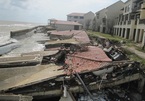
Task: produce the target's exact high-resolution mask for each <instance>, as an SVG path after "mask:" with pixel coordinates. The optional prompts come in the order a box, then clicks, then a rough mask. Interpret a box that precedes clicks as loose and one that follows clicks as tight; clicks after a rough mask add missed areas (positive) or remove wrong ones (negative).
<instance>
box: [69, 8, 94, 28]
mask: <svg viewBox="0 0 145 101" xmlns="http://www.w3.org/2000/svg"><path fill="white" fill-rule="evenodd" d="M94 17H95V14H94V13H93V12H91V11H90V12H88V13H71V14H68V15H67V21H74V22H78V23H80V24H82V25H83V28H84V29H91V28H92V21H93V19H94Z"/></svg>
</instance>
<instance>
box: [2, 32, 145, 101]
mask: <svg viewBox="0 0 145 101" xmlns="http://www.w3.org/2000/svg"><path fill="white" fill-rule="evenodd" d="M48 33H49V34H48V35H50V39H51V40H50V41H47V42H46V43H45V51H44V52H31V53H23V54H21V57H18V58H17V59H16V61H15V60H13V61H12V60H11V59H9V60H8V59H7V60H6V62H7V63H8V62H10V63H11V64H9V66H7V68H4V69H5V73H6V70H7V73H9V74H10V75H9V76H7V77H5V78H1V82H0V92H1V93H6V94H7V93H13V94H22V95H29V96H33V97H34V98H35V99H39V98H43V97H47V98H50V97H56V96H59V97H60V96H61V95H64V96H65V97H67V94H66V92H67V91H68V92H71V93H72V95H70V96H74V98H75V99H76V100H77V101H96V100H97V101H119V100H125V101H131V95H130V94H131V92H130V90H129V89H131V88H132V87H129V88H128V89H125V88H124V87H121V86H122V85H123V84H127V83H129V82H137V81H139V82H137V85H139V86H138V89H137V90H138V92H140V93H141V92H142V90H143V87H144V83H145V82H144V75H145V74H144V72H143V71H142V69H141V66H140V63H138V62H134V61H130V60H129V59H128V58H127V56H126V55H125V54H124V53H123V52H122V51H121V50H120V49H119V48H116V47H115V46H114V45H113V44H111V43H110V41H109V40H107V41H105V40H106V39H104V38H102V40H103V41H102V40H101V39H99V42H98V43H97V45H96V44H95V45H94V44H91V43H90V39H89V37H88V36H87V34H86V33H85V31H51V32H48ZM99 44H100V45H102V46H101V48H100V46H99ZM102 48H103V49H102ZM28 57H33V59H34V58H35V61H36V58H38V57H39V58H41V59H39V62H40V63H38V64H35V65H24V63H28V61H29V60H28ZM23 58H25V59H26V60H27V61H23V60H22V59H23ZM13 59H14V58H13ZM25 59H24V60H25ZM30 60H31V59H30ZM18 62H22V63H23V65H22V64H21V63H20V64H21V68H20V67H18V66H17V68H15V67H16V66H15V65H18ZM1 65H2V63H1V61H0V66H1ZM19 66H20V65H19ZM4 69H0V72H3V71H4ZM21 69H22V70H21ZM10 70H12V71H13V70H15V71H21V73H22V71H25V72H24V73H22V74H21V73H20V74H19V73H18V74H15V75H13V73H12V72H11V71H10ZM134 84H136V83H134ZM111 87H112V88H111ZM114 87H120V88H114ZM101 90H102V91H101ZM85 92H86V93H85ZM70 96H69V97H70ZM112 96H113V97H112ZM62 99H63V98H62ZM138 101H139V100H138Z"/></svg>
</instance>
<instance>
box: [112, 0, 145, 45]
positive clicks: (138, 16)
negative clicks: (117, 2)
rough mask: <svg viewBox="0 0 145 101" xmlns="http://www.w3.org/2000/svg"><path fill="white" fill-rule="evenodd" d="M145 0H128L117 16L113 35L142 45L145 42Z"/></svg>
mask: <svg viewBox="0 0 145 101" xmlns="http://www.w3.org/2000/svg"><path fill="white" fill-rule="evenodd" d="M144 31H145V0H128V1H126V2H125V4H124V7H123V9H122V14H120V15H119V17H118V20H117V21H116V25H115V26H114V34H115V35H117V36H120V37H123V38H126V39H130V40H133V41H134V42H137V43H140V45H143V44H144V42H145V39H144V37H145V33H144Z"/></svg>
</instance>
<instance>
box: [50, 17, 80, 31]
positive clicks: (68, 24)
mask: <svg viewBox="0 0 145 101" xmlns="http://www.w3.org/2000/svg"><path fill="white" fill-rule="evenodd" d="M49 25H50V26H51V27H53V28H54V29H56V30H57V31H65V30H81V29H82V24H80V23H78V22H73V21H62V20H56V19H50V20H49Z"/></svg>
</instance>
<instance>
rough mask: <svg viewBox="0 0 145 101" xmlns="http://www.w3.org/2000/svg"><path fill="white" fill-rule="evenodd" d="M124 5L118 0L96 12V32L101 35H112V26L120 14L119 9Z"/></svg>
mask: <svg viewBox="0 0 145 101" xmlns="http://www.w3.org/2000/svg"><path fill="white" fill-rule="evenodd" d="M123 6H124V3H123V2H122V1H121V0H119V1H118V2H116V3H114V4H112V5H110V6H108V7H106V8H104V9H102V10H100V11H98V12H96V25H97V28H96V29H97V31H99V32H103V33H113V26H114V25H115V19H116V18H117V17H118V15H119V14H121V13H122V12H121V9H122V8H123Z"/></svg>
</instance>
